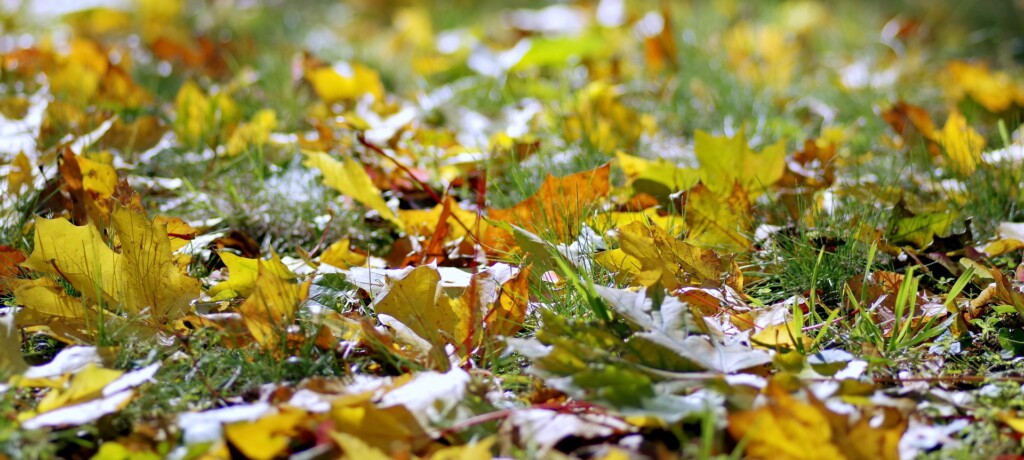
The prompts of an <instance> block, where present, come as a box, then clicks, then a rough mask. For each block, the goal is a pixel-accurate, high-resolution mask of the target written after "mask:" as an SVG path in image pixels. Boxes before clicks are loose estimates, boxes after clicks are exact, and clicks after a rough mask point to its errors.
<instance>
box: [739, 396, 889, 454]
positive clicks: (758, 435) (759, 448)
mask: <svg viewBox="0 0 1024 460" xmlns="http://www.w3.org/2000/svg"><path fill="white" fill-rule="evenodd" d="M765 396H767V398H768V399H767V401H766V403H765V404H764V405H762V406H761V407H758V408H756V409H753V410H748V411H742V412H734V413H731V414H729V425H728V430H729V433H730V434H731V435H732V436H733V438H735V439H743V440H745V441H746V443H747V444H746V446H747V448H746V452H745V455H747V456H750V457H752V458H778V459H818V458H820V459H851V460H854V459H858V460H860V459H863V460H868V459H894V460H895V459H898V458H899V449H898V444H899V441H900V438H901V437H902V435H903V432H904V431H905V430H906V427H907V421H906V420H905V419H903V418H902V417H900V416H899V414H898V413H895V411H882V414H884V415H883V417H884V418H882V419H881V424H880V425H877V426H876V425H875V424H874V423H873V422H872V419H871V418H870V417H868V414H864V415H862V416H861V417H860V419H859V421H857V422H856V423H850V422H849V421H848V420H847V416H846V415H840V414H836V413H834V412H832V411H830V410H829V409H827V408H826V407H825V406H824V405H823V404H822V403H821V402H819V401H818V400H817V399H815V398H814V396H813V395H811V394H808V395H807V398H808V399H809V400H810V401H809V402H801V401H799V400H797V399H796V398H794V397H793V396H790V395H789V393H788V392H786V390H785V389H783V387H782V385H780V384H778V383H776V382H775V381H770V382H769V384H768V387H767V388H766V389H765Z"/></svg>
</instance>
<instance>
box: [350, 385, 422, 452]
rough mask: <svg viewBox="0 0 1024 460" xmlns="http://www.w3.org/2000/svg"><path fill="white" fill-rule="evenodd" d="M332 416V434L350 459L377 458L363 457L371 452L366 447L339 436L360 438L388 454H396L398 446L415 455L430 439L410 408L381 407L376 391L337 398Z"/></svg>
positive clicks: (371, 446) (373, 447)
mask: <svg viewBox="0 0 1024 460" xmlns="http://www.w3.org/2000/svg"><path fill="white" fill-rule="evenodd" d="M330 416H331V421H333V422H334V431H333V432H332V435H333V436H334V438H335V440H336V441H340V442H339V444H340V445H341V446H342V449H345V450H346V454H347V455H348V457H349V458H360V459H361V458H373V457H362V456H360V455H359V454H360V453H363V452H367V451H366V450H364V448H363V447H362V446H359V445H357V444H355V443H351V442H346V441H348V440H349V439H350V438H346V437H345V436H340V437H339V436H337V435H339V434H342V435H349V436H351V437H354V438H358V439H359V440H360V441H362V443H364V444H365V445H366V446H369V447H370V448H372V449H376V450H378V451H380V452H384V453H387V454H392V453H395V452H394V451H395V449H396V447H397V448H398V449H401V450H405V449H408V450H411V451H413V452H415V451H417V450H419V449H420V448H421V447H423V446H425V445H426V444H427V443H428V442H429V440H430V437H429V436H427V435H426V433H425V432H424V430H423V427H422V426H420V424H419V422H418V421H416V417H414V416H413V414H412V413H411V412H409V409H407V408H406V407H405V406H401V405H397V406H391V407H387V408H383V409H382V408H378V407H377V406H376V405H375V404H374V403H373V392H369V393H361V394H356V395H349V396H343V397H341V398H338V399H336V400H335V401H334V402H333V403H332V404H331V412H330ZM406 453H408V452H406ZM388 458H390V457H388Z"/></svg>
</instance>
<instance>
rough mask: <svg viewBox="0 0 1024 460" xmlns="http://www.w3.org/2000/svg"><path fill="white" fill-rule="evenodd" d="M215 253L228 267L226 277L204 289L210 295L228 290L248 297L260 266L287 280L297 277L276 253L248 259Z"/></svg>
mask: <svg viewBox="0 0 1024 460" xmlns="http://www.w3.org/2000/svg"><path fill="white" fill-rule="evenodd" d="M217 255H219V256H220V260H221V261H223V262H224V265H225V266H227V267H228V279H227V280H225V281H221V282H219V283H217V284H215V285H214V286H213V287H211V288H210V290H209V291H206V293H207V294H209V295H210V296H217V295H218V294H221V293H224V292H228V293H234V294H236V295H240V296H242V297H248V296H249V294H252V292H253V290H254V289H255V288H256V278H257V276H259V270H260V268H261V267H262V269H264V270H268V271H270V272H271V273H273V274H274V275H276V276H277V277H279V278H284V279H288V280H293V279H295V278H297V276H296V275H295V274H294V273H292V271H291V270H289V269H288V267H287V266H285V264H284V262H281V258H280V257H278V256H277V254H271V255H270V260H262V259H249V258H246V257H241V256H236V255H234V254H232V253H230V252H226V251H220V252H218V253H217Z"/></svg>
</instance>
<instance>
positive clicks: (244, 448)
mask: <svg viewBox="0 0 1024 460" xmlns="http://www.w3.org/2000/svg"><path fill="white" fill-rule="evenodd" d="M308 419H309V414H307V413H306V412H305V411H300V410H296V409H284V410H282V411H281V412H278V413H276V414H270V415H265V416H263V417H261V418H260V419H259V420H255V421H252V422H237V423H232V424H229V425H226V426H225V427H224V437H226V438H227V439H228V441H229V442H231V444H232V445H234V446H235V448H236V449H238V450H239V451H240V452H241V453H242V454H244V455H245V458H250V459H253V460H270V459H273V458H277V457H278V456H280V455H281V454H282V453H284V451H285V449H287V448H288V444H289V443H290V442H291V438H292V436H295V435H296V434H297V432H298V426H299V425H300V424H301V423H302V422H303V421H305V420H308Z"/></svg>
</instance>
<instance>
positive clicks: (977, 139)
mask: <svg viewBox="0 0 1024 460" xmlns="http://www.w3.org/2000/svg"><path fill="white" fill-rule="evenodd" d="M939 144H941V145H942V148H943V150H944V151H945V152H946V158H947V160H948V161H949V167H950V169H951V170H952V171H953V172H954V173H956V174H958V175H961V176H969V175H971V174H973V173H974V170H975V169H977V167H978V163H979V162H980V161H981V152H982V151H983V150H984V149H985V138H984V137H982V136H981V134H978V132H977V131H975V130H974V128H971V127H970V126H969V125H968V124H967V119H966V118H964V116H963V115H961V114H960V112H956V111H954V112H952V113H950V114H949V118H948V119H946V124H945V126H943V128H942V132H941V133H940V134H939Z"/></svg>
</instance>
